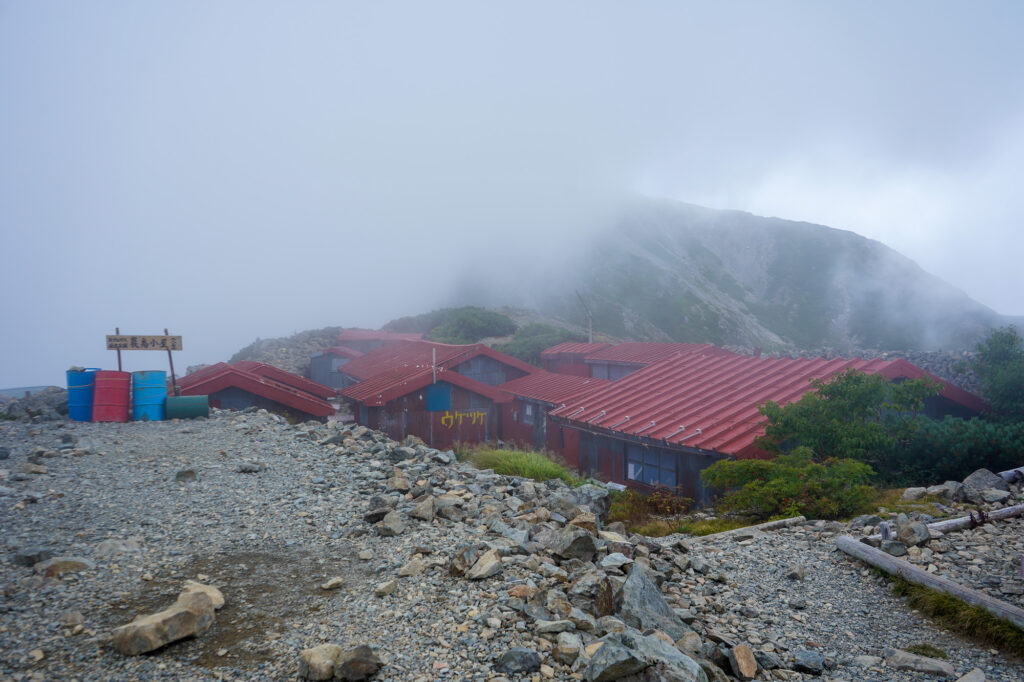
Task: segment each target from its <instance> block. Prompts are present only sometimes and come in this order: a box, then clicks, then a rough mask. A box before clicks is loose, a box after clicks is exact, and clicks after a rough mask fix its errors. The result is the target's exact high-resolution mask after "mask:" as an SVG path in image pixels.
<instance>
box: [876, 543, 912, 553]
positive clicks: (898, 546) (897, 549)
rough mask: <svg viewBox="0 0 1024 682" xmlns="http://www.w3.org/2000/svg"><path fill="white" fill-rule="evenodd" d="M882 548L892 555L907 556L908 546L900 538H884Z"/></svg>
mask: <svg viewBox="0 0 1024 682" xmlns="http://www.w3.org/2000/svg"><path fill="white" fill-rule="evenodd" d="M881 550H882V551H883V552H885V553H886V554H891V555H892V556H906V555H907V546H906V545H904V544H903V543H902V542H900V541H899V540H882V546H881Z"/></svg>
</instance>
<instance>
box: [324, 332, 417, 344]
mask: <svg viewBox="0 0 1024 682" xmlns="http://www.w3.org/2000/svg"><path fill="white" fill-rule="evenodd" d="M422 338H423V334H413V333H398V332H385V331H380V330H375V329H346V330H344V331H343V332H341V333H340V334H338V341H339V342H341V343H344V342H345V341H419V340H420V339H422Z"/></svg>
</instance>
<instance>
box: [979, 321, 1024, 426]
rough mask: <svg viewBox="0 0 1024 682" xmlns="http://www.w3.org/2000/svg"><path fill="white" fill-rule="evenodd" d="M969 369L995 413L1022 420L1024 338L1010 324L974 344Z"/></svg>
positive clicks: (1023, 406)
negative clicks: (973, 357) (977, 379)
mask: <svg viewBox="0 0 1024 682" xmlns="http://www.w3.org/2000/svg"><path fill="white" fill-rule="evenodd" d="M976 350H977V353H978V354H977V356H976V358H975V359H974V361H973V362H972V363H971V369H973V370H974V373H975V374H977V375H978V378H979V379H980V380H981V392H982V395H983V396H984V397H985V399H986V400H987V401H988V403H989V405H991V406H992V410H993V411H994V412H995V414H996V416H998V417H1000V418H1002V419H1004V420H1008V421H1018V422H1020V421H1024V339H1022V338H1021V336H1020V333H1018V331H1017V328H1016V327H1014V326H1013V325H1010V326H1009V327H1003V328H1001V329H996V330H994V331H992V332H991V333H990V334H989V335H988V337H987V338H986V339H985V340H984V341H982V342H981V343H979V344H978V345H977V347H976Z"/></svg>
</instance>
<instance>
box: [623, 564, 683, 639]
mask: <svg viewBox="0 0 1024 682" xmlns="http://www.w3.org/2000/svg"><path fill="white" fill-rule="evenodd" d="M615 605H616V614H617V615H618V616H619V617H620V618H621V619H622V620H623V621H624V622H625V623H626V624H627V625H631V626H632V627H635V628H637V629H640V630H646V629H648V628H655V629H658V630H662V631H664V632H665V633H666V634H667V635H668V636H669V637H671V638H672V639H673V640H676V639H679V638H680V637H682V636H683V635H685V634H686V633H687V632H692V628H690V626H688V625H687V624H686V623H684V622H683V620H682V618H680V617H679V615H678V614H677V613H676V612H675V611H674V610H673V609H672V607H670V606H669V605H668V602H666V601H665V597H664V596H663V595H662V594H661V590H659V589H658V586H657V585H655V584H654V582H653V581H652V580H651V579H650V578H649V577H648V575H647V572H646V571H645V570H644V569H643V567H642V566H640V565H639V564H633V567H632V569H630V571H629V575H628V576H627V577H626V582H624V583H623V584H622V588H621V589H620V590H619V592H618V593H617V594H616V595H615Z"/></svg>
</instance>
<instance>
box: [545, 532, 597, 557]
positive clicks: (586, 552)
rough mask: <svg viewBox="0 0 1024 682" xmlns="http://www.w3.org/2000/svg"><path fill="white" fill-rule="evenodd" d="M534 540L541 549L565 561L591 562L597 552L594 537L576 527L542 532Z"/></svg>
mask: <svg viewBox="0 0 1024 682" xmlns="http://www.w3.org/2000/svg"><path fill="white" fill-rule="evenodd" d="M533 539H534V541H535V542H537V543H538V544H539V545H540V546H541V547H543V548H545V549H547V550H548V551H550V552H551V553H552V554H555V555H557V556H560V557H562V558H563V559H579V560H581V561H590V560H591V559H593V558H594V553H595V552H596V551H597V546H596V545H595V543H594V536H593V535H591V534H590V533H588V532H587V531H585V530H583V529H581V528H576V527H574V526H572V527H565V528H559V529H558V530H550V529H549V530H546V531H542V532H540V533H537V535H536V536H535V537H534V538H533Z"/></svg>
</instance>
